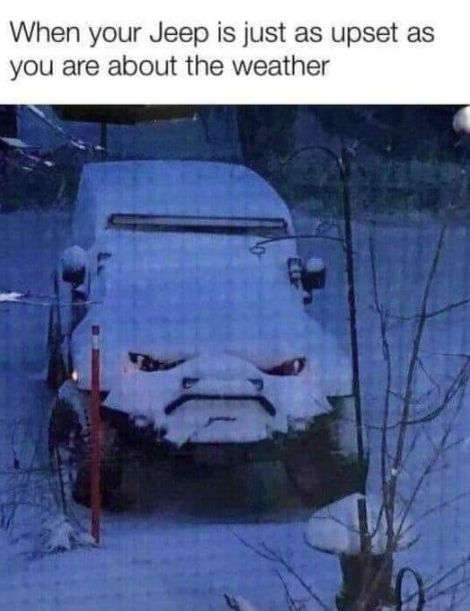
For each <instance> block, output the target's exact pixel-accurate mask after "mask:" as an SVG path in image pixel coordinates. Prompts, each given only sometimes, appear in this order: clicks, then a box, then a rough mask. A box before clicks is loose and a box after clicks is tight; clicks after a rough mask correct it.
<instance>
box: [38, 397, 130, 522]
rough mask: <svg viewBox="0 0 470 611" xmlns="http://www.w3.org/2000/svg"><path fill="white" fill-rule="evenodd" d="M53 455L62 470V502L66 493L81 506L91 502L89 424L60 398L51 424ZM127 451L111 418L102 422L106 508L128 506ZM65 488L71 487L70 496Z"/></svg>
mask: <svg viewBox="0 0 470 611" xmlns="http://www.w3.org/2000/svg"><path fill="white" fill-rule="evenodd" d="M49 454H50V456H51V460H52V462H53V464H54V466H55V468H56V469H57V471H58V473H59V480H60V486H61V496H62V502H63V503H64V499H65V498H66V496H71V497H72V499H73V500H74V501H75V502H76V503H79V504H81V505H85V506H86V507H89V506H90V504H91V448H90V435H89V431H88V427H87V428H86V429H85V428H82V426H81V425H80V423H79V418H78V415H77V414H76V412H75V411H74V410H73V408H72V407H71V406H70V404H69V403H68V402H67V401H63V400H58V401H57V402H56V405H55V406H54V408H53V410H52V413H51V418H50V423H49ZM124 460H125V453H124V449H123V444H122V442H121V439H120V436H119V433H118V431H117V430H116V429H115V428H114V427H113V426H112V424H111V423H110V422H108V421H107V420H105V419H104V420H103V421H102V423H101V461H100V468H101V470H100V491H101V505H102V507H103V509H109V510H111V511H113V510H114V511H118V510H122V509H124V508H125V507H126V506H127V502H126V501H125V498H124V495H123V492H122V483H123V474H124ZM64 490H68V491H69V494H68V495H67V494H66V493H65V492H64Z"/></svg>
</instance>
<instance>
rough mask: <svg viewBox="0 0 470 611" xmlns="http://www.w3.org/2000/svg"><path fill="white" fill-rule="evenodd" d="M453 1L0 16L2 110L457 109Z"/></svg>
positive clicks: (28, 1)
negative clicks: (218, 106)
mask: <svg viewBox="0 0 470 611" xmlns="http://www.w3.org/2000/svg"><path fill="white" fill-rule="evenodd" d="M464 6H465V5H464V3H459V6H458V5H457V4H456V3H452V5H451V4H450V3H443V2H441V1H437V0H429V1H428V2H419V1H417V0H395V2H393V3H383V2H377V1H376V0H375V1H374V0H355V1H354V2H351V1H348V0H330V1H329V2H316V3H314V2H311V1H305V0H292V1H291V2H289V3H286V2H279V1H274V0H273V1H271V2H269V3H268V2H253V1H250V2H248V1H247V0H238V1H237V2H234V3H218V4H217V3H214V2H213V1H211V0H199V2H196V1H194V0H193V1H187V0H186V1H183V0H172V2H169V3H166V4H164V3H151V2H148V1H145V0H134V1H133V2H122V1H114V2H112V3H111V2H106V3H105V2H97V1H96V0H94V1H91V0H80V2H76V3H70V2H63V1H62V0H42V1H41V2H37V1H32V0H23V1H22V2H16V3H13V2H3V3H1V6H0V21H1V26H0V27H1V30H0V31H1V33H2V35H1V40H2V43H1V44H2V46H1V56H0V60H1V61H0V92H1V95H0V102H3V103H7V102H8V103H36V104H48V103H52V102H54V103H56V104H58V103H61V104H68V103H71V104H72V103H73V104H82V103H94V104H96V103H106V104H109V103H115V104H132V103H174V104H188V103H191V104H204V103H212V104H213V103H224V104H225V103H266V104H273V103H279V104H289V103H296V104H310V103H316V104H318V103H336V104H363V103H367V104H371V103H378V104H379V103H387V104H408V103H410V104H414V103H426V104H430V103H431V104H433V103H434V104H443V103H447V104H448V103H452V104H467V103H468V102H469V101H470V78H469V77H468V74H467V72H468V71H467V66H466V63H467V61H468V58H469V57H470V37H469V35H468V33H467V29H468V18H467V17H468V15H467V14H466V13H467V10H466V9H465V8H464Z"/></svg>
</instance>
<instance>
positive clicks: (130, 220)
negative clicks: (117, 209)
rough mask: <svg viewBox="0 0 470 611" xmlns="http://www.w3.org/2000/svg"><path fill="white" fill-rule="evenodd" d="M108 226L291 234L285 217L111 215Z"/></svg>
mask: <svg viewBox="0 0 470 611" xmlns="http://www.w3.org/2000/svg"><path fill="white" fill-rule="evenodd" d="M107 227H108V229H114V230H128V231H145V232H176V233H182V232H185V233H186V232H187V233H221V234H234V235H256V236H266V237H280V236H285V235H287V234H288V229H287V222H286V221H285V220H284V219H282V218H262V219H258V218H248V217H247V218H244V217H219V216H185V215H174V216H168V215H153V214H111V215H110V216H109V217H108V224H107Z"/></svg>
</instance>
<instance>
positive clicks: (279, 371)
mask: <svg viewBox="0 0 470 611" xmlns="http://www.w3.org/2000/svg"><path fill="white" fill-rule="evenodd" d="M306 362H307V359H306V358H305V357H297V358H295V359H291V360H290V361H284V362H283V363H281V364H280V365H276V366H275V367H271V368H270V369H263V370H262V371H264V373H267V374H268V375H272V376H297V375H299V373H301V372H302V370H303V369H304V367H305V364H306Z"/></svg>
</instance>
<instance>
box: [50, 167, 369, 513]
mask: <svg viewBox="0 0 470 611" xmlns="http://www.w3.org/2000/svg"><path fill="white" fill-rule="evenodd" d="M266 240H267V242H264V245H263V241H266ZM72 244H73V246H71V247H69V248H68V249H66V250H65V251H64V253H63V256H62V259H61V263H60V265H59V267H58V269H57V270H56V273H55V276H54V287H55V292H56V303H55V304H54V305H53V307H52V308H51V313H50V320H49V332H48V346H49V366H48V378H49V382H50V383H51V385H52V386H54V387H55V388H56V389H57V401H56V403H55V406H54V409H53V411H52V415H51V421H50V436H49V438H50V451H51V453H52V455H54V454H55V453H57V452H64V451H65V452H67V453H68V458H67V460H73V461H75V464H76V477H75V482H74V497H75V498H76V500H79V501H81V502H84V503H87V502H88V499H89V482H90V477H89V458H88V451H87V448H88V443H87V440H88V433H89V425H88V421H89V419H88V410H89V405H88V404H89V395H90V385H91V379H90V378H91V365H90V361H91V326H92V325H99V326H100V329H101V391H102V392H101V397H102V419H103V422H104V428H103V430H104V433H103V444H102V447H103V456H102V469H103V476H102V496H103V502H104V503H105V504H106V505H108V506H111V505H112V504H113V503H114V502H115V500H116V498H117V497H118V496H119V488H120V485H121V480H122V470H123V464H124V463H125V461H126V458H127V456H128V454H129V452H134V453H136V452H137V453H138V452H140V451H144V449H145V450H147V451H148V450H149V449H152V450H153V451H155V453H156V454H157V455H158V456H160V457H161V458H162V459H163V458H171V457H175V459H177V457H178V456H182V455H185V456H186V457H187V456H190V457H191V458H192V459H193V460H195V461H200V462H205V463H213V462H219V461H231V460H250V459H262V458H269V459H273V458H277V459H279V460H282V461H283V462H284V464H285V465H286V469H287V472H288V473H289V474H290V475H291V476H292V478H293V479H294V481H295V483H296V484H297V485H298V487H299V488H300V490H301V492H302V493H303V495H304V496H305V498H306V499H307V500H308V501H309V502H310V503H311V504H312V505H315V506H320V505H324V504H325V503H327V502H330V501H332V500H335V499H338V498H340V497H342V496H345V495H347V494H349V493H351V492H354V491H356V490H360V488H361V472H360V470H359V469H358V464H357V456H356V446H355V436H356V430H355V426H354V424H353V422H354V418H353V402H352V399H351V379H350V365H349V359H348V358H347V357H346V356H345V355H344V354H342V353H341V351H340V350H339V349H338V347H337V346H336V344H335V341H334V340H333V338H332V337H330V336H329V335H327V334H326V333H324V332H323V331H322V330H321V329H320V328H319V325H318V324H317V323H316V322H315V321H314V320H313V319H312V318H311V316H310V315H309V314H308V313H307V311H306V309H305V306H304V303H305V302H308V301H309V300H310V299H311V294H312V291H314V290H315V289H320V288H322V287H323V284H324V281H325V269H324V267H323V265H322V262H321V260H318V259H312V260H310V261H308V262H306V263H305V264H304V263H303V262H302V260H301V259H300V257H299V254H298V250H297V241H296V239H295V232H294V228H293V224H292V219H291V215H290V213H289V210H288V208H287V207H286V205H285V204H284V203H283V201H282V200H281V198H280V197H279V195H278V194H277V193H276V192H275V191H274V190H273V188H272V187H271V186H270V185H269V184H267V183H266V181H265V180H263V179H262V178H261V177H260V176H258V175H257V174H255V173H254V172H253V171H251V170H249V169H247V168H246V167H242V166H237V165H231V164H223V163H212V162H189V161H188V162H185V161H126V162H106V163H92V164H89V165H86V166H85V168H84V171H83V174H82V178H81V182H80V187H79V192H78V197H77V201H76V206H75V210H74V219H73V239H72Z"/></svg>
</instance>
